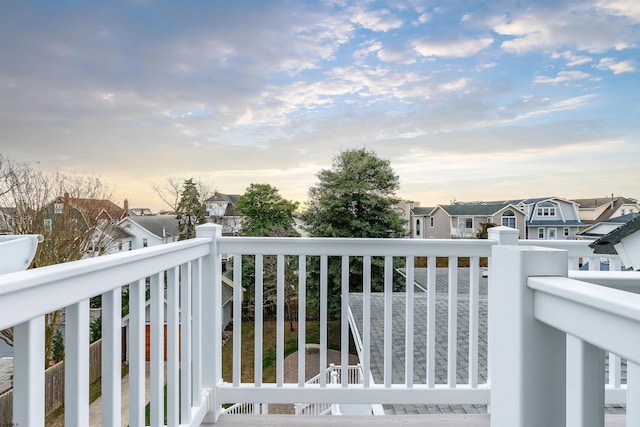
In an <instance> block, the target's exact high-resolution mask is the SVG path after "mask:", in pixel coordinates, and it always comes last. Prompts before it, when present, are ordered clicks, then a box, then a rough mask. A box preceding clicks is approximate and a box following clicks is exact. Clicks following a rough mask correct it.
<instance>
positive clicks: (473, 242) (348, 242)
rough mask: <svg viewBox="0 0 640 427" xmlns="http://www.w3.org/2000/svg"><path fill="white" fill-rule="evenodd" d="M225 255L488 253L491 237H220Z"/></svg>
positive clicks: (428, 254)
mask: <svg viewBox="0 0 640 427" xmlns="http://www.w3.org/2000/svg"><path fill="white" fill-rule="evenodd" d="M217 242H218V251H219V252H220V253H225V254H238V253H251V254H254V255H292V254H295V255H310V256H316V255H328V256H342V255H350V256H412V255H413V256H481V257H488V256H491V247H492V246H493V245H496V244H497V242H496V241H495V240H479V239H428V240H413V239H361V238H353V239H347V238H320V237H221V238H219V239H217Z"/></svg>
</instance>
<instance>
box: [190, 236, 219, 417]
mask: <svg viewBox="0 0 640 427" xmlns="http://www.w3.org/2000/svg"><path fill="white" fill-rule="evenodd" d="M220 236H222V226H220V225H218V224H202V225H198V226H197V227H196V237H205V238H210V239H211V244H210V245H211V246H210V248H211V249H210V251H209V255H207V256H205V257H204V258H203V259H202V302H203V310H202V360H204V361H205V363H204V364H203V366H202V387H203V388H204V389H210V390H211V401H210V402H209V405H210V406H209V412H208V413H207V415H206V416H205V418H204V420H203V421H204V422H209V423H212V422H216V421H217V419H218V417H219V416H220V413H221V411H222V406H221V404H220V401H219V399H218V392H217V388H218V385H219V384H220V383H221V382H222V254H220V253H219V252H218V242H217V238H218V237H220Z"/></svg>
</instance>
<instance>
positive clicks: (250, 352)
mask: <svg viewBox="0 0 640 427" xmlns="http://www.w3.org/2000/svg"><path fill="white" fill-rule="evenodd" d="M306 327H307V329H306V342H307V344H317V343H319V342H320V323H319V322H317V321H315V322H313V321H308V322H306ZM254 329H255V328H254V323H253V322H243V323H242V338H241V342H242V350H241V356H240V359H241V380H242V382H250V383H252V382H254V354H255V353H254V350H255V347H254ZM293 329H294V331H291V329H290V328H289V322H285V335H284V353H285V354H284V355H285V357H287V356H288V355H289V354H291V353H294V352H295V351H297V350H298V324H297V322H294V323H293ZM262 330H263V333H262V347H263V348H262V381H263V382H275V379H276V322H275V321H265V322H263V328H262ZM349 341H350V345H349V349H350V350H349V351H350V352H351V353H355V350H354V345H353V340H351V339H350V340H349ZM327 343H328V347H329V348H330V349H334V350H340V322H339V321H330V322H327ZM232 372H233V339H230V340H229V341H227V343H225V345H224V347H223V348H222V377H223V378H224V380H225V381H228V382H231V381H232V380H233V378H232Z"/></svg>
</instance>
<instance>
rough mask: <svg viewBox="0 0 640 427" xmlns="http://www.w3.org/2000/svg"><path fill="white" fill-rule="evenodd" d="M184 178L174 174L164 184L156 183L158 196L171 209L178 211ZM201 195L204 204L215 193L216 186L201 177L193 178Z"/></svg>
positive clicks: (155, 188) (154, 188) (154, 187)
mask: <svg viewBox="0 0 640 427" xmlns="http://www.w3.org/2000/svg"><path fill="white" fill-rule="evenodd" d="M184 181H185V180H184V179H183V178H176V177H173V176H170V177H168V178H167V179H166V180H165V181H164V182H163V183H162V184H154V185H153V187H152V188H153V191H155V192H156V194H157V195H158V197H160V199H161V200H162V201H163V202H164V203H165V204H166V205H167V206H168V207H169V209H171V210H172V211H173V212H177V211H178V204H179V202H180V196H181V195H182V185H183V183H184ZM193 181H194V183H195V186H196V189H197V190H198V194H199V195H200V201H201V202H202V204H203V205H204V201H205V200H207V199H208V198H209V197H211V196H213V194H214V193H215V188H214V186H213V185H212V184H210V183H208V182H206V181H204V180H202V179H201V178H198V179H194V180H193Z"/></svg>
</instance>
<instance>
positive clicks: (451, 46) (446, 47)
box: [412, 37, 493, 58]
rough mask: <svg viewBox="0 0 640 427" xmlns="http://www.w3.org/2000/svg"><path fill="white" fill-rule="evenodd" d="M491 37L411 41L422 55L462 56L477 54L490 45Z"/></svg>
mask: <svg viewBox="0 0 640 427" xmlns="http://www.w3.org/2000/svg"><path fill="white" fill-rule="evenodd" d="M492 43H493V38H491V37H481V38H476V39H471V38H459V39H455V40H439V41H432V40H429V39H419V40H414V41H413V43H412V44H413V49H414V50H415V51H416V52H417V53H418V54H419V55H421V56H424V57H450V58H463V57H468V56H472V55H475V54H477V53H478V52H480V51H482V50H483V49H486V48H487V47H489V46H491V44H492Z"/></svg>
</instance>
